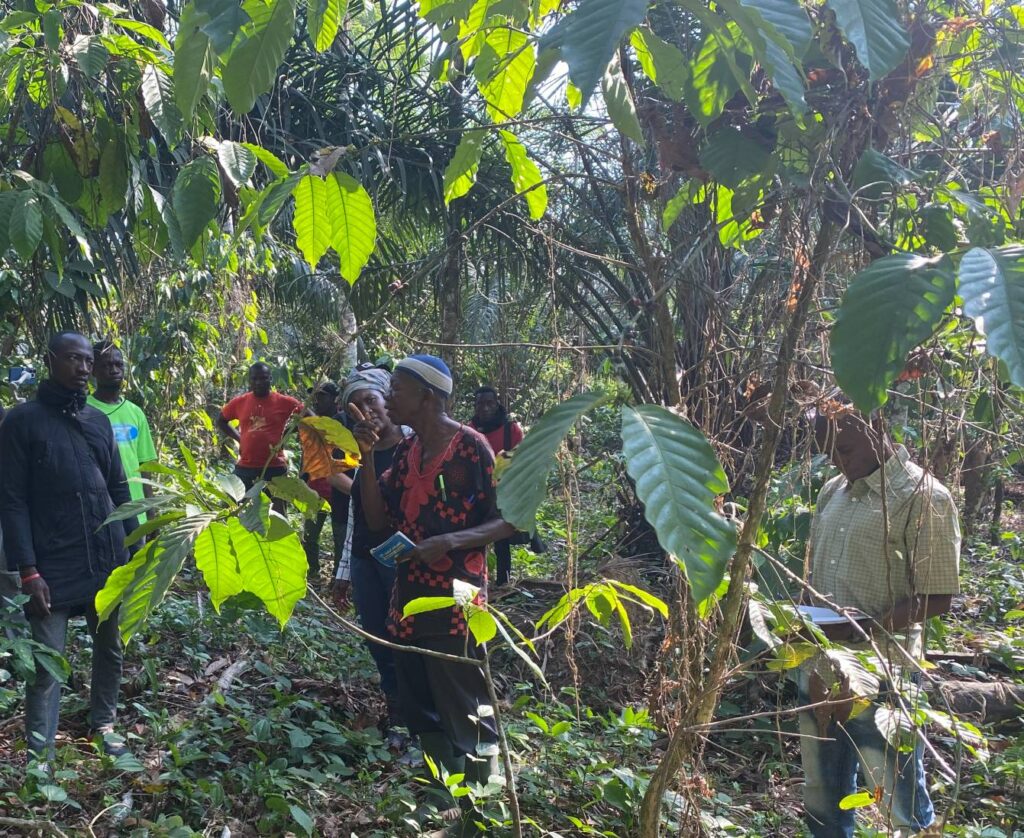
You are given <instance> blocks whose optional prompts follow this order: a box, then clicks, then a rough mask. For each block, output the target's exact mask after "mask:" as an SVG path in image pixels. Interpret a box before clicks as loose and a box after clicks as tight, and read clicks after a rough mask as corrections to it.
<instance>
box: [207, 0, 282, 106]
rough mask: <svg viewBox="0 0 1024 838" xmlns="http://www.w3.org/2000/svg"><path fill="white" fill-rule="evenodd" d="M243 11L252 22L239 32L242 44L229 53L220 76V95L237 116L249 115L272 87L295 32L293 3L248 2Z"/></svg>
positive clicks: (253, 0)
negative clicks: (222, 86) (223, 94)
mask: <svg viewBox="0 0 1024 838" xmlns="http://www.w3.org/2000/svg"><path fill="white" fill-rule="evenodd" d="M245 10H246V12H248V14H249V17H250V18H252V22H251V23H250V24H247V25H246V26H245V27H244V28H243V29H242V34H243V37H244V40H243V41H242V42H241V43H239V44H238V45H237V46H235V48H234V49H233V50H232V51H231V55H230V57H229V58H228V63H227V66H225V67H224V71H223V74H222V75H223V79H224V93H225V94H226V95H227V97H228V102H229V103H230V104H231V107H232V109H233V110H234V111H236V112H237V113H239V114H246V113H249V111H251V110H252V108H253V105H255V104H256V99H257V98H258V97H259V96H261V95H262V94H264V93H266V92H267V91H269V90H270V88H271V87H273V86H274V80H275V79H276V78H277V68H278V67H279V66H280V65H281V62H282V61H283V60H284V54H285V51H286V50H287V49H288V44H289V43H290V42H291V39H292V33H293V31H294V29H295V2H294V0H269V2H268V3H264V2H262V0H250V2H247V3H246V4H245Z"/></svg>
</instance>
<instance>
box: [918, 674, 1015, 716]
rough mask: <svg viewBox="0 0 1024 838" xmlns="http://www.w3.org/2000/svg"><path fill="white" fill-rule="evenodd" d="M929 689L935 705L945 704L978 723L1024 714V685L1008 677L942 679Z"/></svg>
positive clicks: (942, 708) (944, 705) (959, 714)
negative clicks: (960, 679)
mask: <svg viewBox="0 0 1024 838" xmlns="http://www.w3.org/2000/svg"><path fill="white" fill-rule="evenodd" d="M929 692H930V693H931V694H932V696H933V698H932V706H933V707H935V708H936V709H939V710H945V709H946V707H947V706H948V708H949V709H950V710H952V711H953V712H954V713H955V714H956V715H958V716H960V717H962V718H964V719H966V720H967V721H971V722H975V723H992V722H1005V721H1009V720H1011V719H1017V720H1020V719H1021V718H1024V686H1021V685H1019V684H1008V683H1006V682H1005V681H940V682H939V683H938V684H936V685H935V686H933V687H932V688H931V689H930V690H929Z"/></svg>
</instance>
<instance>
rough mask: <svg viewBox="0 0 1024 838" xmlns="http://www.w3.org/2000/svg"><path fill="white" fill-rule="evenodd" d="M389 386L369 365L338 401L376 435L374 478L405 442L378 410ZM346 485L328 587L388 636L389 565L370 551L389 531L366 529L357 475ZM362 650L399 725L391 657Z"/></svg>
mask: <svg viewBox="0 0 1024 838" xmlns="http://www.w3.org/2000/svg"><path fill="white" fill-rule="evenodd" d="M390 385H391V374H390V373H389V372H388V371H387V370H383V369H379V368H377V367H369V366H368V367H367V368H363V369H359V368H357V369H356V370H355V371H354V372H353V373H352V374H351V375H350V376H349V377H348V378H347V379H346V380H345V384H344V387H345V389H344V390H343V391H342V394H341V403H342V404H345V405H352V407H353V410H354V411H358V412H359V414H360V415H361V416H362V419H363V421H365V422H368V423H371V424H372V425H373V426H374V428H375V430H376V432H377V437H378V438H377V442H376V443H375V444H374V446H373V455H372V460H373V465H374V469H375V471H376V473H377V474H383V473H384V472H385V471H387V470H388V469H389V468H391V462H392V460H393V458H394V455H395V448H396V447H397V446H398V443H400V442H401V441H402V440H403V439H404V438H405V433H404V431H403V429H402V428H401V427H399V426H397V425H395V424H393V423H392V421H391V419H390V418H389V417H388V412H387V410H386V409H385V407H384V395H385V393H387V391H388V389H389V387H390ZM352 418H354V417H352ZM356 474H358V472H356ZM349 487H350V492H351V497H350V498H349V503H348V506H347V513H348V514H347V520H346V522H345V527H344V532H345V540H344V543H343V545H342V549H341V553H340V556H339V561H338V566H337V568H336V569H335V579H334V587H333V589H332V594H333V596H334V602H335V604H336V605H337V606H338V608H339V609H344V608H346V607H347V606H348V601H349V596H350V594H351V596H352V599H353V600H354V601H355V606H356V613H357V614H358V615H359V622H360V624H361V625H362V627H363V628H364V629H365V630H366V631H368V632H370V634H373V635H375V636H377V637H380V638H388V631H387V621H388V608H389V605H390V603H391V592H392V590H393V589H394V587H395V561H394V560H393V559H391V560H385V559H378V558H376V557H375V556H374V555H373V553H372V552H371V550H372V549H373V548H374V547H376V546H377V545H379V544H381V543H382V542H384V541H386V540H387V539H388V538H389V537H390V536H391V535H392V534H393V532H394V531H393V530H388V529H384V530H381V531H378V532H374V531H371V529H370V527H369V526H368V525H367V522H366V517H365V516H364V515H363V511H362V504H361V502H360V494H361V493H360V488H359V480H358V477H357V476H354V481H353V480H350V481H349ZM342 491H344V490H342ZM367 647H368V648H369V652H370V655H371V657H372V658H373V660H374V663H376V665H377V671H378V672H379V673H380V688H381V692H383V693H384V698H385V700H386V702H387V709H388V716H387V727H388V728H389V729H390V728H394V727H396V726H400V725H404V724H405V722H404V719H403V716H402V712H401V704H400V700H399V697H398V678H397V676H396V674H395V658H394V655H393V654H392V652H391V649H389V648H387V647H386V646H381V645H380V644H378V643H367Z"/></svg>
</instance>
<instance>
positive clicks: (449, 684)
mask: <svg viewBox="0 0 1024 838" xmlns="http://www.w3.org/2000/svg"><path fill="white" fill-rule="evenodd" d="M451 392H452V378H451V373H450V372H449V370H448V367H447V366H446V365H445V363H444V362H443V361H442V360H441V359H440V358H435V357H433V356H431V355H412V356H410V357H408V358H405V359H404V360H402V361H400V362H399V363H398V364H397V365H396V366H395V371H394V375H393V376H392V378H391V385H390V389H389V391H388V394H387V397H386V398H385V401H384V405H385V408H386V409H387V413H388V417H389V418H390V420H391V422H392V423H393V424H394V425H398V426H401V425H407V426H408V427H410V428H412V429H413V431H414V434H413V435H412V436H409V437H406V438H405V439H403V440H402V441H401V442H399V443H398V444H397V445H396V446H395V454H394V460H393V463H392V466H391V468H390V469H388V470H387V471H385V472H384V474H383V475H381V476H380V477H379V478H378V476H377V472H376V467H375V465H374V457H373V455H372V451H373V447H374V445H375V444H376V443H377V441H378V430H377V426H376V424H375V423H374V422H372V421H369V420H368V419H367V418H366V417H364V416H363V415H362V414H361V412H360V410H359V409H358V407H356V405H354V404H350V405H348V406H347V409H348V412H349V414H350V415H351V416H352V417H353V418H354V419H355V420H356V422H357V424H356V426H355V427H354V428H353V429H352V432H353V434H354V435H355V437H356V439H357V440H358V441H359V447H360V450H361V451H362V454H363V459H362V466H361V467H360V469H359V476H358V481H359V492H360V500H361V506H362V511H363V515H364V516H365V519H366V523H367V525H368V526H369V528H370V530H371V531H380V530H383V529H385V527H386V526H390V527H391V528H392V529H397V530H399V531H400V532H402V533H404V534H405V535H406V536H408V537H409V538H410V539H411V540H412V541H413V542H414V543H415V544H416V547H415V549H414V550H412V551H411V552H410V553H407V554H406V555H405V556H402V557H401V558H400V559H399V564H398V566H397V572H396V578H395V587H394V591H393V593H392V598H391V610H390V614H389V616H388V630H389V632H390V633H391V634H392V636H394V637H395V639H396V640H397V641H398V642H400V643H404V644H408V645H409V646H411V647H418V648H421V649H429V650H432V651H436V652H444V653H447V654H449V655H460V656H472V657H476V656H479V655H480V649H479V647H478V646H477V644H476V643H475V642H474V640H473V638H472V637H471V636H469V635H468V633H467V630H466V620H465V616H464V614H463V611H462V609H461V608H459V607H453V608H444V609H440V610H434V611H428V612H425V613H422V614H416V615H410V616H408V617H405V616H404V615H403V612H404V608H405V606H406V605H407V604H408V603H409V602H411V601H412V600H414V599H418V598H420V597H430V596H434V597H437V596H453V595H454V594H455V583H456V582H457V581H461V582H464V583H468V584H469V585H472V586H473V587H474V588H477V589H478V590H479V594H478V598H482V597H483V596H484V595H485V589H486V585H487V561H486V556H485V549H486V546H487V545H488V544H490V543H492V542H494V541H496V540H497V539H500V538H505V537H507V536H509V535H511V533H512V532H513V531H514V530H513V528H512V527H511V526H510V525H509V524H507V523H505V521H503V520H502V519H501V516H500V515H499V513H498V508H497V503H496V494H495V487H494V455H493V454H492V453H491V448H490V446H489V445H488V444H487V440H486V439H484V438H483V437H482V436H481V435H480V434H479V433H477V432H476V431H474V430H472V429H471V428H468V427H466V426H465V425H462V424H460V423H458V422H456V421H455V420H454V419H452V418H450V417H449V416H448V414H447V404H448V398H449V396H450V395H451ZM395 669H396V674H397V676H398V692H399V697H400V700H401V702H402V709H403V712H404V715H405V720H406V723H407V724H408V726H409V730H410V731H411V732H412V733H413V734H415V735H416V736H418V737H419V740H420V745H421V746H422V748H423V750H424V752H425V753H426V754H428V755H429V756H430V757H431V758H432V759H433V760H434V761H435V763H437V764H439V765H442V766H443V767H444V768H445V769H446V770H447V771H448V772H449V773H450V774H462V773H464V774H465V779H466V781H467V782H470V783H486V782H487V781H488V778H489V777H490V776H491V775H492V774H494V773H496V768H497V760H496V757H497V753H498V747H497V741H498V736H497V728H496V727H495V724H494V718H493V715H492V714H488V713H487V712H486V710H485V709H483V708H488V707H490V704H491V701H490V698H489V697H488V694H487V687H486V683H485V681H484V678H483V674H482V673H481V671H480V669H479V668H477V667H475V666H470V665H468V664H460V663H455V662H451V661H447V660H443V659H439V658H435V657H430V656H427V655H422V654H418V653H414V652H406V653H399V654H397V655H395ZM460 800H463V801H464V800H466V798H460ZM445 803H446V806H447V808H448V812H447V813H446V817H456V816H457V814H458V810H457V809H456V808H455V807H454V801H453V800H452V799H451V798H450V797H448V798H447V800H446V801H445Z"/></svg>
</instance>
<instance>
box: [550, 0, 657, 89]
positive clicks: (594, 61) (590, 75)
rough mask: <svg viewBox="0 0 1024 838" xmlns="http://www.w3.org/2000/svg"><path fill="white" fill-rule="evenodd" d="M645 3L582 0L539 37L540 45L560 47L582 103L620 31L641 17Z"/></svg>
mask: <svg viewBox="0 0 1024 838" xmlns="http://www.w3.org/2000/svg"><path fill="white" fill-rule="evenodd" d="M647 5H648V3H647V0H584V2H582V3H580V4H579V6H578V7H577V8H576V10H575V11H573V12H571V13H570V14H568V15H566V16H565V17H564V18H562V19H561V20H560V21H559V22H558V23H556V24H555V25H554V26H553V27H552V28H551V30H550V31H549V32H547V33H546V34H545V35H544V36H543V38H541V49H547V48H549V47H553V48H555V49H560V50H561V53H562V58H563V60H564V61H565V63H566V64H568V65H569V78H570V79H571V80H572V83H573V84H575V85H576V87H578V88H579V90H580V93H581V94H582V96H583V101H582V105H583V106H584V107H586V104H587V101H588V100H589V99H590V95H591V94H592V93H593V92H594V88H595V87H597V83H598V82H599V81H600V80H601V77H602V76H603V75H604V72H605V69H607V67H608V62H610V61H611V60H612V56H613V55H614V54H615V51H616V50H617V49H618V47H619V43H620V42H621V41H622V37H623V35H625V34H626V33H627V32H629V31H630V30H631V29H633V27H635V26H636V25H637V24H639V23H640V22H641V21H642V20H643V19H644V17H645V15H646V14H647Z"/></svg>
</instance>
